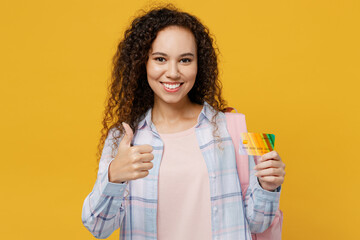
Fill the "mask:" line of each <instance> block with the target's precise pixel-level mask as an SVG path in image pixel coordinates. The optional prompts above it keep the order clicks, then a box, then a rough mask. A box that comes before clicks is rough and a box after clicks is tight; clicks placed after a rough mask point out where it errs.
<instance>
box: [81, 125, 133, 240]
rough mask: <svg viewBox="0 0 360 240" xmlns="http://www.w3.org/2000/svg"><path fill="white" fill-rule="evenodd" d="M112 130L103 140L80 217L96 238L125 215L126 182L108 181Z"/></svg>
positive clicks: (108, 234)
mask: <svg viewBox="0 0 360 240" xmlns="http://www.w3.org/2000/svg"><path fill="white" fill-rule="evenodd" d="M111 133H112V131H109V134H108V136H107V138H106V140H105V144H104V148H103V151H102V154H101V158H100V162H99V170H98V174H97V179H96V182H95V185H94V187H93V190H92V191H91V193H90V194H89V195H88V196H87V197H86V199H85V201H84V204H83V208H82V214H81V219H82V222H83V224H84V226H85V227H86V228H87V229H88V230H89V231H90V232H91V234H92V235H94V236H95V237H96V238H107V237H108V236H110V235H111V234H112V233H113V232H114V231H115V230H116V229H118V228H119V227H120V225H121V222H122V220H123V218H124V215H125V210H124V209H125V208H124V206H123V204H124V194H125V189H126V186H127V182H125V183H123V184H119V183H112V182H109V178H108V168H109V165H110V163H111V161H112V160H114V158H112V156H111V151H112V147H111V146H112V140H113V138H112V134H111Z"/></svg>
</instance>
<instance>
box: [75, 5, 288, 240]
mask: <svg viewBox="0 0 360 240" xmlns="http://www.w3.org/2000/svg"><path fill="white" fill-rule="evenodd" d="M112 80H113V81H112V84H111V86H110V97H109V100H108V105H107V108H106V111H105V117H104V121H103V125H104V129H103V137H102V140H101V143H100V149H102V146H103V150H102V154H101V158H100V163H99V170H98V176H97V181H96V183H95V186H94V188H93V191H92V192H91V193H90V194H89V195H88V196H87V197H86V199H85V202H84V205H83V210H82V221H83V223H84V225H85V227H86V228H87V229H88V230H89V231H90V232H91V233H92V234H93V235H94V236H95V237H97V238H106V237H108V236H109V235H110V234H111V233H112V232H113V231H114V230H116V229H117V228H119V227H120V239H132V240H133V239H160V240H168V239H171V240H174V239H181V240H184V239H187V240H189V239H196V240H200V239H232V240H233V239H251V232H261V231H264V230H265V229H266V228H267V227H268V226H269V225H270V224H271V221H272V219H273V217H274V213H275V211H276V210H277V208H278V205H279V198H280V188H281V187H280V186H281V184H282V183H283V181H284V175H285V171H284V168H285V165H284V163H283V162H282V161H281V158H280V156H279V155H278V154H277V153H276V152H275V151H273V152H270V153H268V154H265V155H263V156H262V157H261V159H260V163H259V164H258V165H257V166H256V167H255V169H256V170H257V173H256V175H255V174H254V172H255V171H251V174H250V175H251V176H250V185H249V188H248V191H247V196H246V198H245V201H243V200H242V196H241V188H240V184H239V179H238V175H237V170H236V162H235V153H234V146H233V143H232V141H231V138H230V136H229V133H228V131H227V128H226V119H225V116H224V114H223V112H222V110H223V109H224V108H225V102H224V100H223V98H222V96H221V84H220V82H219V80H218V67H217V54H216V50H215V48H214V46H213V40H212V38H211V37H210V35H209V31H208V29H207V28H206V27H204V26H203V25H202V24H201V23H200V21H199V20H198V19H197V18H196V17H194V16H192V15H190V14H188V13H184V12H181V11H179V10H177V9H175V8H174V7H172V6H170V7H169V6H168V7H164V8H157V9H153V10H151V11H149V12H147V13H145V14H144V15H143V16H140V17H138V18H136V19H135V20H134V21H133V22H132V24H131V26H130V28H129V29H128V30H126V32H125V36H124V39H123V40H122V41H121V42H120V44H119V46H118V50H117V53H116V55H115V57H114V69H113V76H112Z"/></svg>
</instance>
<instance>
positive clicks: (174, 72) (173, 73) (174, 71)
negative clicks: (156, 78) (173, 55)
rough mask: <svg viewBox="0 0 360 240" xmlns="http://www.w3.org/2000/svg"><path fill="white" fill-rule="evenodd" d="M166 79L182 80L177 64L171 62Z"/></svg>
mask: <svg viewBox="0 0 360 240" xmlns="http://www.w3.org/2000/svg"><path fill="white" fill-rule="evenodd" d="M166 77H167V78H171V79H178V78H180V73H179V68H178V65H177V62H169V64H168V69H167V71H166Z"/></svg>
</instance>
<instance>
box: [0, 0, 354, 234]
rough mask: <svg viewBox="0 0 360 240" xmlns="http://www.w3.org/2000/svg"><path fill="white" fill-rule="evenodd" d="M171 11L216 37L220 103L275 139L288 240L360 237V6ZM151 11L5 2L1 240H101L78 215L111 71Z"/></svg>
mask: <svg viewBox="0 0 360 240" xmlns="http://www.w3.org/2000/svg"><path fill="white" fill-rule="evenodd" d="M173 2H174V3H176V5H177V6H178V7H180V8H181V9H183V10H184V11H188V12H190V13H192V14H195V15H196V16H198V17H199V18H200V19H201V20H202V21H203V22H204V23H205V24H206V25H207V26H208V27H209V28H210V30H211V32H212V33H213V34H214V35H215V37H216V40H217V44H218V46H219V48H220V51H221V56H220V61H221V63H220V69H221V79H222V80H223V85H224V95H225V97H226V99H227V100H228V103H229V105H231V106H233V107H236V108H237V109H238V110H239V111H240V112H242V113H245V114H246V117H247V123H248V129H249V131H253V132H266V133H274V134H275V135H276V144H275V149H276V150H277V151H278V152H279V154H280V156H281V157H282V158H283V161H284V162H285V163H286V165H287V167H286V170H287V174H286V179H285V183H284V185H283V189H282V197H281V209H282V210H283V211H284V225H283V239H285V240H288V239H291V240H296V239H301V240H303V239H356V238H358V237H359V235H360V234H359V232H358V229H359V227H358V223H359V215H360V210H359V206H358V204H359V177H358V176H359V174H358V173H359V168H360V164H359V162H360V159H359V154H358V152H357V150H358V148H357V145H358V143H359V141H358V138H359V133H360V132H359V126H358V125H359V122H360V121H359V120H360V119H359V109H360V108H359V102H360V101H359V97H358V96H359V92H358V91H359V84H358V82H359V81H360V76H359V66H360V61H359V57H360V51H359V50H360V48H359V43H360V38H359V23H360V21H359V20H360V17H359V16H360V11H359V10H360V8H359V1H357V0H353V1H350V0H347V1H346V0H337V1H335V0H321V1H320V0H318V1H316V0H315V1H314V0H298V1H295V0H294V1H275V0H274V1H269V0H261V1H254V0H239V1H235V0H234V1H225V0H222V1H215V0H204V1H194V0H182V1H173ZM149 5H151V1H136V0H135V1H120V0H118V1H115V0H113V1H108V0H104V1H89V0H82V1H74V0H71V1H70V0H63V1H45V0H43V1H40V0H33V1H1V6H0V25H1V28H0V31H1V38H0V43H1V44H0V56H1V57H0V59H1V60H0V61H1V62H0V63H1V65H0V66H1V71H0V79H1V88H0V102H1V124H0V128H1V174H0V182H1V199H0V203H1V204H0V213H1V217H0V236H1V239H37V240H40V239H53V240H56V239H93V237H92V235H91V234H90V233H89V232H88V231H87V230H86V229H85V227H83V225H82V222H81V209H82V204H83V201H84V199H85V197H86V196H87V195H88V194H89V193H90V192H91V190H92V187H93V184H94V182H95V178H96V172H95V169H96V158H95V154H96V150H97V149H96V147H97V143H98V139H99V137H100V134H99V131H100V127H101V125H100V122H101V117H102V112H103V109H104V100H105V96H106V84H107V81H108V80H109V78H110V67H111V65H110V64H111V58H112V56H113V54H114V53H115V49H116V45H117V43H118V41H119V39H120V38H121V37H122V34H123V31H124V29H125V28H126V27H127V25H128V24H129V23H130V20H131V19H132V16H134V14H135V13H136V12H138V10H139V9H140V8H147V7H148V6H149ZM118 234H119V231H116V232H115V233H114V234H113V235H112V236H111V237H110V238H109V239H118Z"/></svg>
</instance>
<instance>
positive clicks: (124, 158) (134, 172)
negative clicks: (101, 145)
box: [108, 122, 154, 183]
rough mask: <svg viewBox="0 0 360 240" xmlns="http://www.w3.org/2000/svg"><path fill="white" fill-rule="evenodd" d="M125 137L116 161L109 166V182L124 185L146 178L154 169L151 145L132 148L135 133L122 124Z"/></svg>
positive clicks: (125, 124) (121, 142)
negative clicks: (127, 182) (130, 181)
mask: <svg viewBox="0 0 360 240" xmlns="http://www.w3.org/2000/svg"><path fill="white" fill-rule="evenodd" d="M122 125H123V127H124V129H125V135H124V137H123V139H121V141H120V144H119V148H118V152H117V154H116V156H115V159H114V160H113V161H112V162H111V163H110V165H109V171H108V172H109V182H113V183H122V182H125V181H129V180H135V179H138V178H144V177H146V176H147V175H149V170H150V169H151V168H152V167H153V163H152V162H151V160H153V159H154V155H153V154H152V153H151V152H152V150H153V148H152V146H151V145H148V144H146V145H138V146H131V145H130V144H131V141H132V139H133V137H134V133H133V131H132V129H131V128H130V126H129V125H128V124H127V123H124V122H123V123H122Z"/></svg>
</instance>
